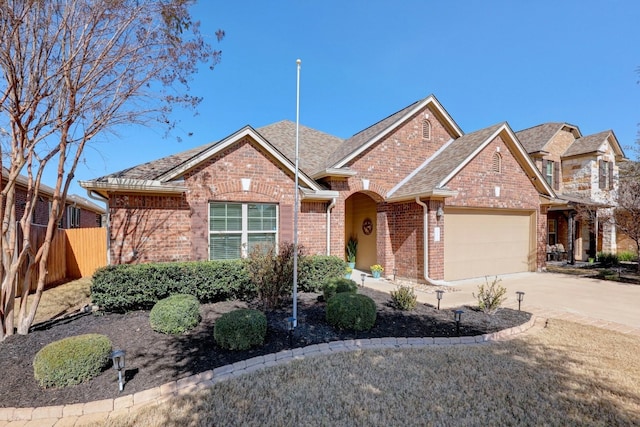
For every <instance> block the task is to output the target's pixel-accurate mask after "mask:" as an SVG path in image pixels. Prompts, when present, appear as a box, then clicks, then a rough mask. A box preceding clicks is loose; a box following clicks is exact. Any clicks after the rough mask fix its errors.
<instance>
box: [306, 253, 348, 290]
mask: <svg viewBox="0 0 640 427" xmlns="http://www.w3.org/2000/svg"><path fill="white" fill-rule="evenodd" d="M346 268H347V263H346V262H345V261H344V260H343V259H342V258H338V257H336V256H327V255H308V256H306V257H305V258H304V260H303V261H302V262H301V263H300V264H299V266H298V273H299V279H298V288H299V289H300V290H301V291H303V292H321V291H322V289H323V286H324V284H325V283H326V282H328V281H329V280H331V279H339V278H343V277H344V272H345V271H346Z"/></svg>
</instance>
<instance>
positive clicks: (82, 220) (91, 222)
mask: <svg viewBox="0 0 640 427" xmlns="http://www.w3.org/2000/svg"><path fill="white" fill-rule="evenodd" d="M6 176H7V171H6V170H3V180H2V187H3V188H4V184H5V179H4V178H5V177H6ZM54 192H55V190H54V189H53V188H51V187H49V186H47V185H44V184H40V191H39V196H38V199H37V200H36V207H35V209H34V211H33V219H32V221H31V223H32V224H34V225H42V226H46V225H47V222H48V221H49V215H50V213H51V201H52V200H53V193H54ZM26 200H27V178H26V177H24V176H22V175H20V176H19V177H18V179H17V185H16V200H15V205H16V219H17V220H18V221H19V220H20V218H22V215H23V214H24V208H25V205H26ZM105 213H106V211H105V208H103V207H101V206H99V205H97V204H95V203H93V202H92V201H90V200H87V199H85V198H83V197H80V196H77V195H75V194H72V195H69V196H67V202H66V204H65V209H64V212H63V214H62V217H61V218H60V222H59V224H58V227H59V228H88V227H102V226H104V225H106V224H104V222H105V221H104V219H103V218H104V215H105Z"/></svg>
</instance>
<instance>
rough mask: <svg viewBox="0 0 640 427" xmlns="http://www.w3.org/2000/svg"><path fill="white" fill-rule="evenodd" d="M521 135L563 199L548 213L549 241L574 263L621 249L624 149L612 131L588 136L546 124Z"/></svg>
mask: <svg viewBox="0 0 640 427" xmlns="http://www.w3.org/2000/svg"><path fill="white" fill-rule="evenodd" d="M516 135H517V137H518V139H519V140H520V142H521V143H522V145H523V146H524V147H525V149H526V150H527V152H528V153H529V155H530V156H531V158H532V159H533V160H534V162H535V164H536V167H537V168H538V169H539V170H540V171H541V172H542V174H543V176H544V178H545V180H546V181H547V183H549V184H550V185H552V186H553V189H554V190H555V192H556V194H557V196H558V199H559V201H560V202H561V203H559V204H557V205H555V206H553V207H551V208H550V209H549V212H548V214H547V244H548V245H549V246H550V247H557V245H558V244H560V245H562V246H560V247H561V248H565V251H566V253H567V258H568V259H569V260H570V261H573V260H581V261H586V260H587V259H588V258H594V257H595V255H596V252H600V251H603V252H609V253H615V252H616V249H617V248H616V229H615V224H614V223H613V221H611V217H612V214H613V208H614V207H615V206H616V200H617V191H618V182H619V163H620V162H622V161H624V160H625V155H624V152H623V150H622V148H621V146H620V144H619V143H618V140H617V139H616V136H615V134H614V133H613V131H611V130H607V131H604V132H600V133H597V134H594V135H588V136H582V134H581V132H580V130H579V129H578V127H577V126H574V125H570V124H568V123H545V124H542V125H538V126H534V127H532V128H529V129H525V130H523V131H520V132H516Z"/></svg>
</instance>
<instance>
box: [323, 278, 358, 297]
mask: <svg viewBox="0 0 640 427" xmlns="http://www.w3.org/2000/svg"><path fill="white" fill-rule="evenodd" d="M357 290H358V284H357V283H356V282H354V281H353V280H351V279H345V278H342V277H337V278H333V279H330V280H329V281H327V282H326V283H325V284H324V285H323V286H322V295H323V296H324V300H325V301H329V300H330V299H331V297H333V296H334V295H335V294H340V293H342V292H350V293H352V294H355V293H356V291H357Z"/></svg>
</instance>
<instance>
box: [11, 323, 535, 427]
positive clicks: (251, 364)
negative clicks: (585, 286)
mask: <svg viewBox="0 0 640 427" xmlns="http://www.w3.org/2000/svg"><path fill="white" fill-rule="evenodd" d="M536 320H538V318H537V317H536V316H533V315H532V316H531V319H529V321H527V322H526V323H523V324H522V325H520V326H515V327H513V328H508V329H504V330H502V331H498V332H493V333H490V334H483V335H476V336H466V337H435V338H434V337H431V338H406V337H404V338H393V337H392V338H368V339H352V340H345V341H332V342H329V343H322V344H312V345H309V346H306V347H298V348H294V349H292V350H282V351H280V352H278V353H271V354H267V355H264V356H257V357H253V358H251V359H247V360H241V361H239V362H236V363H233V364H230V365H225V366H220V367H218V368H215V369H213V370H208V371H205V372H201V373H199V374H195V375H192V376H190V377H186V378H182V379H179V380H175V381H171V382H168V383H166V384H163V385H161V386H157V387H154V388H151V389H148V390H143V391H139V392H137V393H134V394H129V395H126V396H121V397H117V398H114V399H103V400H96V401H93V402H86V403H73V404H69V405H58V406H42V407H38V408H0V421H31V420H45V419H56V418H57V419H59V418H66V417H90V416H95V415H97V414H104V413H109V414H110V415H109V416H110V417H111V416H114V417H115V416H120V415H126V414H128V413H130V412H132V411H136V410H138V409H140V408H142V407H144V406H148V405H151V404H157V403H162V402H165V401H167V400H169V399H171V398H173V397H175V396H180V395H184V394H189V393H192V392H194V391H197V390H203V389H207V388H210V387H211V386H213V385H214V384H215V383H218V382H221V381H226V380H229V379H232V378H235V377H238V376H241V375H244V374H248V373H250V372H254V371H257V370H259V369H263V368H267V367H271V366H277V365H283V364H286V363H289V362H292V361H293V360H303V359H304V358H306V357H313V356H321V355H327V354H332V353H339V352H346V351H356V350H368V349H385V348H422V347H429V346H434V345H460V344H483V343H487V342H491V341H500V340H503V339H507V338H510V337H512V336H513V335H516V334H519V333H522V332H524V331H526V330H528V329H530V328H531V327H533V325H534V324H535V322H536ZM78 421H82V420H81V419H78ZM87 421H88V420H87Z"/></svg>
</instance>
